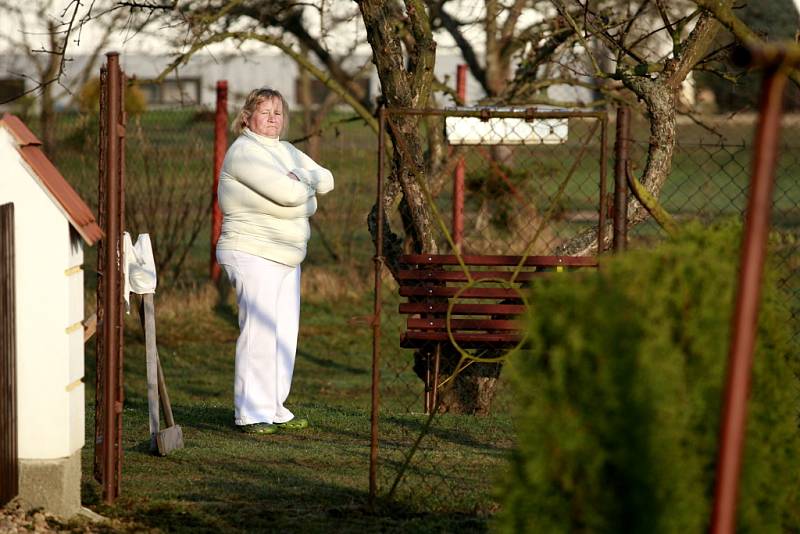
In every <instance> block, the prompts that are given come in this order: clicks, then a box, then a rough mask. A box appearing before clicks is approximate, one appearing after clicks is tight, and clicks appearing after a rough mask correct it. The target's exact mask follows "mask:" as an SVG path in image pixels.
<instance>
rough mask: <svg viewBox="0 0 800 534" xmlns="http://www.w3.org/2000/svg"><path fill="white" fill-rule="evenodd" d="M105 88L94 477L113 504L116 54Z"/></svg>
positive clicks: (117, 465) (118, 134) (118, 303)
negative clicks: (98, 428) (97, 427)
mask: <svg viewBox="0 0 800 534" xmlns="http://www.w3.org/2000/svg"><path fill="white" fill-rule="evenodd" d="M103 74H104V76H101V79H102V78H103V77H105V82H106V88H105V90H104V91H103V96H104V98H105V103H104V106H103V111H104V113H103V116H102V117H101V122H102V123H103V126H102V127H101V132H102V134H104V135H101V147H100V158H101V161H100V169H101V176H100V180H101V181H102V184H101V186H100V188H99V189H100V191H101V198H100V199H99V202H100V207H101V209H100V212H101V216H102V218H103V227H104V228H103V230H104V233H105V239H104V240H103V247H102V254H101V255H100V256H99V257H98V262H102V269H99V270H100V272H101V275H102V276H101V280H100V283H99V284H98V296H99V297H100V299H99V302H98V312H99V314H98V320H99V321H102V326H101V330H100V337H102V342H100V340H98V360H100V363H101V364H102V365H98V370H99V371H100V372H98V376H97V380H98V382H99V384H98V391H101V392H102V398H101V399H100V398H98V399H97V401H96V402H97V404H98V407H99V408H101V410H102V417H101V418H99V420H98V423H100V424H101V425H102V434H99V433H98V434H97V438H98V440H97V441H99V443H96V445H95V447H97V446H98V445H99V446H101V448H102V453H101V454H100V455H96V461H97V459H98V457H99V459H100V462H99V463H100V465H98V466H97V467H99V474H100V476H101V479H102V480H101V482H102V485H103V500H104V501H105V502H106V503H107V504H113V502H114V500H115V499H116V498H117V497H118V496H119V484H120V478H121V469H122V464H121V452H122V400H123V399H122V360H121V358H122V273H121V268H122V265H121V261H120V260H121V257H122V249H121V246H122V230H123V227H124V222H123V210H124V201H123V196H124V190H123V180H122V173H123V172H124V156H125V153H124V142H123V138H124V136H125V128H124V125H123V124H122V122H124V118H125V117H124V111H123V105H122V101H123V100H122V99H123V86H122V73H121V71H120V68H119V54H118V53H116V52H110V53H108V54H107V65H106V67H105V73H103Z"/></svg>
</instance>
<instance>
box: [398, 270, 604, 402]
mask: <svg viewBox="0 0 800 534" xmlns="http://www.w3.org/2000/svg"><path fill="white" fill-rule="evenodd" d="M462 260H463V262H464V266H465V267H466V268H467V270H468V271H469V273H470V277H471V278H472V279H473V280H482V281H483V282H480V283H477V284H474V285H473V286H472V287H469V288H466V289H465V286H466V285H467V284H468V282H469V278H468V277H467V274H466V273H465V272H464V268H463V267H462V266H461V264H460V263H459V261H458V258H457V257H456V256H455V255H443V254H410V255H403V256H401V257H400V270H399V272H398V280H399V282H400V296H401V297H405V298H406V299H407V301H406V302H402V303H401V304H400V306H399V311H400V313H401V314H404V315H407V316H408V318H407V320H406V329H405V332H403V334H402V336H401V338H400V346H401V347H403V348H409V349H417V350H423V351H424V353H425V358H426V363H425V365H426V368H425V372H424V375H425V377H424V378H423V380H424V382H425V411H426V412H429V411H430V410H431V409H432V407H433V406H434V405H435V403H436V385H437V384H438V383H439V370H440V358H441V354H442V347H443V346H449V345H451V341H450V336H449V335H448V332H447V310H448V307H449V306H450V304H451V300H452V299H453V298H454V297H455V296H456V295H458V301H457V302H454V303H453V305H452V310H451V315H450V331H451V333H452V335H453V339H454V340H455V342H456V343H457V344H458V345H459V346H460V347H461V348H463V349H509V348H512V347H514V346H516V345H517V344H519V342H520V341H521V340H522V331H521V325H520V323H519V317H520V315H522V314H523V313H524V311H525V304H524V302H523V301H522V299H521V297H520V292H523V293H524V291H525V287H526V286H528V285H530V282H531V281H532V280H534V279H536V278H539V277H543V276H553V275H554V274H557V273H559V272H563V271H571V270H575V269H585V268H596V267H597V258H596V257H585V256H528V257H527V258H525V261H524V262H523V263H522V267H521V268H520V270H519V272H518V273H517V276H516V277H514V271H515V270H516V269H517V266H518V265H520V262H521V261H522V257H521V256H462ZM512 277H513V278H514V282H513V283H512V287H511V288H509V287H506V286H504V285H502V284H499V283H492V282H491V281H490V280H488V279H495V280H496V279H500V280H505V281H507V282H510V281H511V279H512Z"/></svg>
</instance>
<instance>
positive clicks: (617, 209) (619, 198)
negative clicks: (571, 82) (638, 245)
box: [614, 106, 631, 252]
mask: <svg viewBox="0 0 800 534" xmlns="http://www.w3.org/2000/svg"><path fill="white" fill-rule="evenodd" d="M630 130H631V110H630V109H629V108H627V107H625V106H621V107H619V108H617V138H616V141H615V143H614V152H615V158H614V252H619V251H621V250H625V248H627V245H628V185H627V184H628V182H627V180H626V179H625V172H626V168H627V165H628V145H629V143H630Z"/></svg>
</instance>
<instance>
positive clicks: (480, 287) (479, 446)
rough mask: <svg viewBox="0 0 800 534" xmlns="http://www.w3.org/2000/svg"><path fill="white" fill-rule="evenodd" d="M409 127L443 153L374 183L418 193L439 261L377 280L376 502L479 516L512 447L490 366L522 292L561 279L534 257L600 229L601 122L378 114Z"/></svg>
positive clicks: (503, 388)
mask: <svg viewBox="0 0 800 534" xmlns="http://www.w3.org/2000/svg"><path fill="white" fill-rule="evenodd" d="M415 118H417V120H418V124H419V125H423V126H420V129H419V131H420V132H423V135H421V136H419V138H424V135H428V136H431V135H436V134H437V133H439V132H444V135H445V139H444V140H445V141H446V144H445V149H444V150H434V149H430V148H429V150H428V154H429V158H428V161H426V166H427V168H426V169H425V171H424V172H422V171H421V172H420V173H419V174H418V175H414V174H407V173H406V174H404V171H403V170H402V169H401V170H397V168H396V170H395V171H394V174H392V170H391V169H390V168H389V167H388V166H387V168H386V169H385V173H384V174H385V175H386V182H387V187H391V184H392V182H393V181H399V180H406V181H408V183H409V184H410V185H406V187H405V189H406V190H407V191H412V190H413V189H414V186H417V187H419V195H420V196H419V198H418V201H419V202H420V203H421V204H423V205H425V206H426V207H427V208H428V209H430V210H431V218H432V220H433V224H432V232H433V240H434V241H435V242H436V243H437V244H438V246H439V252H440V254H439V255H437V258H445V260H444V261H443V262H441V263H438V264H436V265H433V266H432V268H431V269H427V268H426V267H423V268H422V270H414V269H415V266H414V265H405V264H401V265H399V267H398V268H397V269H396V270H395V272H394V273H393V274H394V276H389V275H388V274H387V275H386V276H384V278H383V280H384V282H383V284H382V287H381V291H380V295H381V301H380V305H381V310H382V313H381V316H380V319H381V321H380V334H379V339H380V372H381V379H380V384H379V394H380V405H379V417H378V420H377V422H378V428H377V438H378V449H377V450H378V457H377V463H376V465H375V467H376V468H377V473H376V480H375V483H376V488H375V493H376V496H378V497H389V498H390V499H391V500H392V501H394V502H395V503H402V504H404V505H406V506H408V507H410V508H411V509H416V510H440V511H478V512H481V511H482V512H489V511H491V510H492V509H493V508H494V507H495V506H496V504H495V503H494V502H493V499H492V492H493V489H492V488H493V484H494V483H495V478H496V476H497V475H498V474H500V473H501V472H502V470H503V466H504V464H505V458H506V456H507V454H508V453H509V451H510V449H511V447H512V445H513V440H514V432H513V428H512V424H511V418H510V413H509V410H510V406H511V398H510V391H509V388H508V387H507V384H506V383H505V382H504V380H503V375H502V372H501V370H502V360H503V359H504V355H505V354H506V353H507V351H508V350H509V349H511V348H513V347H514V346H515V345H517V343H518V342H519V340H520V339H521V335H520V332H519V327H518V325H517V324H516V321H515V317H516V315H518V314H519V313H520V312H521V310H522V309H524V307H525V306H524V303H523V300H522V299H523V297H522V296H521V293H520V290H521V289H522V288H524V287H525V286H526V285H527V284H528V283H529V281H530V280H532V279H533V278H534V277H537V276H540V275H545V276H546V275H548V274H549V273H555V272H557V271H561V270H569V269H571V267H563V266H562V265H559V264H556V263H553V261H552V258H550V259H548V260H545V259H542V256H549V255H551V254H553V251H554V250H556V249H557V248H559V247H560V246H563V245H564V244H565V243H567V242H568V241H569V239H571V238H572V237H574V236H575V235H577V234H579V233H582V232H583V231H585V230H586V229H587V228H594V229H595V231H597V229H599V228H604V225H601V224H600V223H601V220H602V219H608V218H609V215H610V214H609V213H607V204H608V203H606V202H601V201H600V200H601V199H602V198H606V196H607V194H609V193H610V191H609V183H608V182H609V181H608V180H607V176H606V174H607V173H606V169H607V165H606V161H607V160H608V155H607V149H606V146H605V141H606V137H607V136H606V132H607V120H606V116H605V114H602V113H579V112H575V113H570V112H547V113H544V112H538V113H537V112H534V111H530V110H529V111H527V112H524V111H517V112H513V111H508V110H505V111H497V110H483V111H482V112H475V111H466V110H451V111H445V112H431V113H428V114H427V115H425V116H423V117H419V116H417V115H413V114H411V113H409V112H403V111H400V110H387V111H386V120H385V124H386V129H387V130H388V131H392V129H393V128H397V131H395V132H393V133H394V135H392V136H391V137H392V142H394V143H397V144H398V145H402V144H403V143H404V142H406V141H405V140H404V138H403V135H402V133H399V130H401V129H402V128H406V127H407V126H408V123H407V122H405V121H409V120H411V119H415ZM437 129H439V130H438V132H437V131H436V130H437ZM431 141H432V140H431V139H429V138H428V142H429V147H430V146H431ZM399 149H400V151H405V149H406V147H403V146H399ZM432 154H436V155H437V157H438V160H436V161H433V160H432V158H431V157H430V155H432ZM404 168H407V167H404ZM413 209H414V207H411V208H410V210H413ZM410 210H409V211H410ZM388 219H389V227H390V229H391V231H392V232H393V233H396V234H398V238H397V239H398V240H399V241H400V242H403V241H406V240H407V239H410V237H409V235H410V231H405V230H404V228H408V221H407V220H406V221H404V220H403V219H402V216H401V215H399V214H398V213H394V214H388ZM387 230H388V229H387ZM387 239H388V240H391V239H392V238H391V237H388V238H387ZM454 247H455V248H454ZM454 253H456V256H455V258H456V259H453V257H452V256H451V255H453V254H454ZM448 256H450V259H446V258H447V257H448ZM405 261H410V260H405ZM542 262H543V263H542ZM390 269H392V267H390ZM421 273H422V274H421ZM523 291H524V289H523ZM450 303H452V304H453V306H451V307H450V308H449V309H448V305H449V304H450ZM420 306H421V307H422V308H420ZM423 308H424V309H425V310H426V311H421V310H422V309H423ZM447 330H449V332H448V331H447ZM456 331H457V332H456ZM450 335H452V336H454V337H453V338H452V339H454V340H456V339H457V340H458V343H459V345H460V347H461V349H462V350H463V352H461V351H459V350H458V349H456V348H454V346H453V345H452V344H451V343H450V342H449V341H447V338H448V337H449V336H450ZM429 339H430V340H432V341H426V340H429ZM465 353H466V355H467V357H466V359H465V358H463V356H465ZM475 358H479V359H488V360H490V361H477V360H475ZM428 414H434V415H433V416H429V415H428Z"/></svg>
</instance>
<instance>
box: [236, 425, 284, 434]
mask: <svg viewBox="0 0 800 534" xmlns="http://www.w3.org/2000/svg"><path fill="white" fill-rule="evenodd" d="M237 426H238V427H239V430H240V431H242V432H244V433H245V434H274V433H275V432H277V431H278V425H272V424H270V423H253V424H252V425H237Z"/></svg>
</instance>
